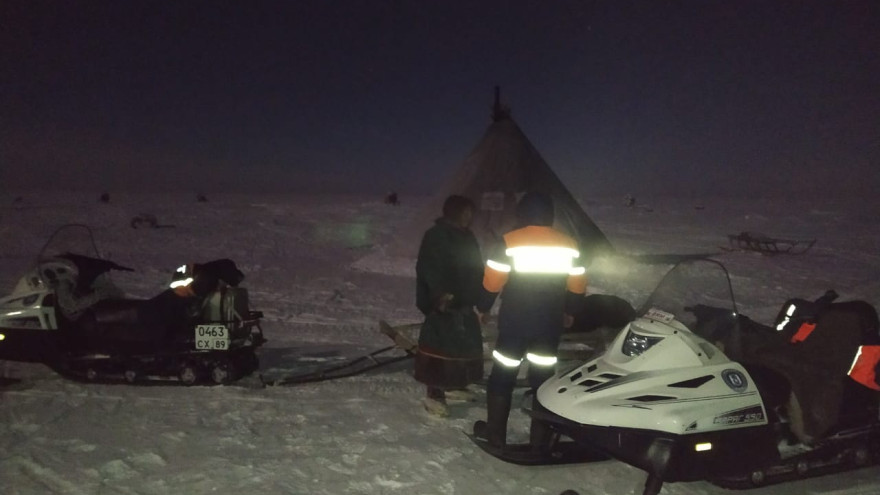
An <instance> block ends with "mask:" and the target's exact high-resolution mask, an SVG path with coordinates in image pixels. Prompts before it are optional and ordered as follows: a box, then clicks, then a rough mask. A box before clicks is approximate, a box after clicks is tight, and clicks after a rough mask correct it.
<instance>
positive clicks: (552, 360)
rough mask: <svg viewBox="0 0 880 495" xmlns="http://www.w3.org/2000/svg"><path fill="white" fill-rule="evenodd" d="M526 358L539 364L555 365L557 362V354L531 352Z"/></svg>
mask: <svg viewBox="0 0 880 495" xmlns="http://www.w3.org/2000/svg"><path fill="white" fill-rule="evenodd" d="M526 359H528V360H529V362H530V363H535V364H537V365H539V366H553V365H554V364H556V356H542V355H540V354H532V353H531V352H530V353H528V354H526Z"/></svg>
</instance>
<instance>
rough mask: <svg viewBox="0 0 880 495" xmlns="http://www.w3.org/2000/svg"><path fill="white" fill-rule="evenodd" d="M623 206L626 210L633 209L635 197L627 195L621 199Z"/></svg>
mask: <svg viewBox="0 0 880 495" xmlns="http://www.w3.org/2000/svg"><path fill="white" fill-rule="evenodd" d="M623 204H624V205H625V206H626V207H627V208H633V207H635V206H636V197H635V196H633V195H632V194H627V195H626V196H624V197H623Z"/></svg>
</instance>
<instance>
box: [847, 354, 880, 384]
mask: <svg viewBox="0 0 880 495" xmlns="http://www.w3.org/2000/svg"><path fill="white" fill-rule="evenodd" d="M878 363H880V345H863V346H861V347H859V352H858V353H857V354H856V358H855V360H853V364H852V367H851V368H850V370H849V377H850V378H852V379H853V380H855V381H857V382H859V383H861V384H862V385H864V386H866V387H868V388H870V389H874V390H877V391H878V392H880V383H877V380H878V378H880V377H878V376H877V364H878Z"/></svg>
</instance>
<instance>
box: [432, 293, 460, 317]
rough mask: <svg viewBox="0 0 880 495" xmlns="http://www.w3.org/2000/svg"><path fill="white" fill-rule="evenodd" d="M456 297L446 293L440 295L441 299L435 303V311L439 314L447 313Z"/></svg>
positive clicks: (438, 298)
mask: <svg viewBox="0 0 880 495" xmlns="http://www.w3.org/2000/svg"><path fill="white" fill-rule="evenodd" d="M454 297H455V296H453V295H452V294H450V293H448V292H444V293H443V294H440V296H439V297H437V299H436V300H435V301H434V311H436V312H438V313H445V312H446V310H447V309H449V304H450V303H452V299H453V298H454Z"/></svg>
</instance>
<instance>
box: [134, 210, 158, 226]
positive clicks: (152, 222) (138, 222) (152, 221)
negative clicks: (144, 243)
mask: <svg viewBox="0 0 880 495" xmlns="http://www.w3.org/2000/svg"><path fill="white" fill-rule="evenodd" d="M158 226H159V220H158V219H157V218H156V215H153V214H152V213H141V214H140V215H138V216H136V217H134V218H132V219H131V228H133V229H139V228H141V227H149V228H151V229H155V228H157V227H158Z"/></svg>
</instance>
